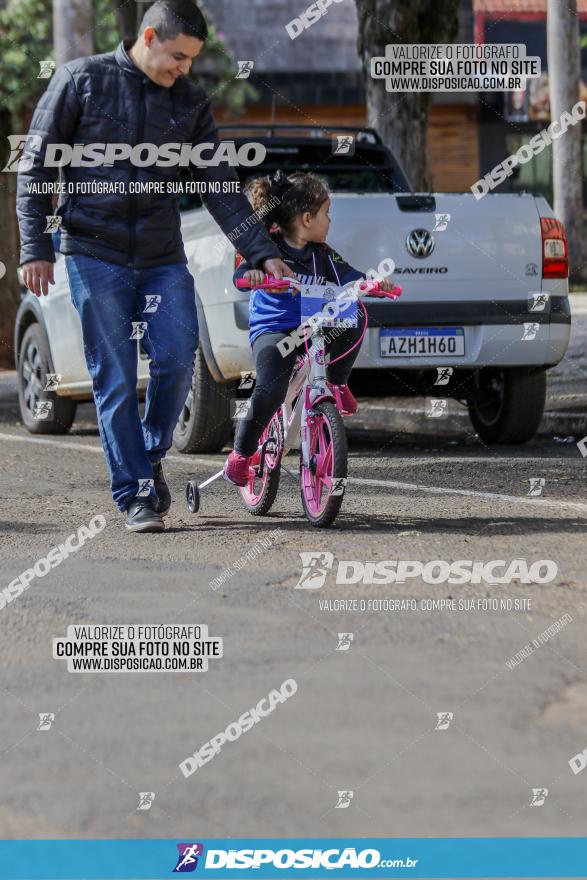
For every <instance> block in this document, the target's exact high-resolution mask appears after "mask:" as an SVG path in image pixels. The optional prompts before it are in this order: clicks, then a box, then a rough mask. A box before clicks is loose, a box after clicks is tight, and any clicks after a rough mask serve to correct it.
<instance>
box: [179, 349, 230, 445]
mask: <svg viewBox="0 0 587 880" xmlns="http://www.w3.org/2000/svg"><path fill="white" fill-rule="evenodd" d="M235 391H236V383H234V382H227V383H226V384H220V383H219V382H216V381H215V380H214V379H213V377H212V376H211V374H210V371H209V370H208V366H207V364H206V359H205V358H204V355H203V354H202V349H201V348H198V350H197V351H196V361H195V364H194V375H193V379H192V387H191V388H190V392H189V394H188V396H187V398H186V402H185V403H184V405H183V410H182V411H181V414H180V416H179V420H178V422H177V425H176V426H175V431H174V432H173V442H174V443H175V446H176V448H177V449H178V451H179V452H183V453H185V454H193V453H196V452H220V451H221V450H222V447H223V446H224V445H225V444H226V443H227V441H228V439H229V437H230V435H231V432H232V420H231V418H230V400H231V397H234V395H235Z"/></svg>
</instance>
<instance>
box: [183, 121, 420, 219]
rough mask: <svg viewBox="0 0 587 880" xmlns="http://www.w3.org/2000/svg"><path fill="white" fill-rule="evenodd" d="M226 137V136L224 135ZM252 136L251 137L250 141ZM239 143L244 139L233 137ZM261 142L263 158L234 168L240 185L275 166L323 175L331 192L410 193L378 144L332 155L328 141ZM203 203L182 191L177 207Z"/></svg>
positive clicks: (197, 205) (283, 140) (286, 171)
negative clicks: (259, 161) (250, 164)
mask: <svg viewBox="0 0 587 880" xmlns="http://www.w3.org/2000/svg"><path fill="white" fill-rule="evenodd" d="M224 139H225V140H229V138H224ZM253 139H254V138H250V140H253ZM234 142H235V144H236V145H237V147H238V146H240V145H241V144H242V143H244V141H243V140H242V139H241V138H234ZM258 142H259V143H264V145H265V147H266V150H267V155H266V157H265V161H264V162H262V163H261V165H257V166H256V167H255V168H243V167H240V166H239V167H237V168H235V171H236V173H237V175H238V177H239V179H240V182H241V185H242V187H243V188H244V187H245V185H246V184H247V183H248V182H249V181H250V180H252V179H253V178H255V177H260V176H261V175H264V174H273V173H274V172H275V171H277V169H278V168H281V169H283V171H285V173H286V174H292V173H293V172H294V171H305V172H306V173H310V174H316V175H317V176H318V177H321V178H323V179H324V180H325V181H326V183H327V185H328V188H329V190H330V191H331V192H333V193H336V192H343V193H344V192H346V193H382V192H387V193H398V192H404V193H405V192H409V191H410V187H409V184H408V182H407V180H406V178H405V177H404V174H403V173H402V171H401V168H400V167H399V165H397V163H396V162H395V161H394V159H393V157H392V155H391V153H389V152H388V151H387V150H385V149H384V148H383V147H382V146H381V145H380V144H377V145H368V146H367V145H361V146H356V149H355V152H354V154H353V155H334V154H333V152H332V146H331V143H330V142H329V141H327V142H325V141H324V140H321V141H320V142H312V140H311V139H306V140H305V141H304V142H301V141H300V140H298V141H297V142H296V141H293V140H292V142H290V143H287V142H285V139H280V142H279V144H276V143H275V139H273V140H265V139H264V138H258ZM201 204H202V202H201V199H200V197H199V196H198V195H196V194H185V195H182V197H181V199H180V210H182V211H186V210H191V209H193V208H199V207H200V206H201Z"/></svg>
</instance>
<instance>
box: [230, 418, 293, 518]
mask: <svg viewBox="0 0 587 880" xmlns="http://www.w3.org/2000/svg"><path fill="white" fill-rule="evenodd" d="M264 445H265V459H264V466H263V475H262V476H259V468H260V465H261V453H260V452H259V451H257V452H256V453H255V455H254V456H253V460H252V462H251V467H250V469H249V473H250V475H251V476H250V479H249V482H248V483H247V485H246V486H243V487H242V489H241V490H240V492H241V497H242V499H243V501H244V503H245V506H246V508H247V510H248V511H249V513H252V514H253V516H263V515H264V514H266V513H268V512H269V511H270V510H271V507H272V506H273V502H274V501H275V498H276V496H277V490H278V489H279V477H280V475H281V453H282V451H283V427H282V423H281V416H280V413H279V412H277V413H275V415H274V416H273V418H272V419H271V421H270V422H269V424H268V425H267V427H266V428H265V430H264V431H263V433H262V434H261V439H260V440H259V446H260V447H261V448H262V447H263V446H264Z"/></svg>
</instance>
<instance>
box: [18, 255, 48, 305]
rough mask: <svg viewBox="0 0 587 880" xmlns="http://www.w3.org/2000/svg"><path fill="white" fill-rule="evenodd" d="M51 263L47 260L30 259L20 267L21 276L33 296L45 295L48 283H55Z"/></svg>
mask: <svg viewBox="0 0 587 880" xmlns="http://www.w3.org/2000/svg"><path fill="white" fill-rule="evenodd" d="M53 265H54V264H53V263H51V262H49V260H31V262H30V263H25V264H24V266H23V267H22V278H23V281H24V283H25V287H27V288H28V289H29V290H30V292H31V293H34V294H35V296H41V295H43V296H47V294H48V293H49V285H50V284H55V278H54V277H53Z"/></svg>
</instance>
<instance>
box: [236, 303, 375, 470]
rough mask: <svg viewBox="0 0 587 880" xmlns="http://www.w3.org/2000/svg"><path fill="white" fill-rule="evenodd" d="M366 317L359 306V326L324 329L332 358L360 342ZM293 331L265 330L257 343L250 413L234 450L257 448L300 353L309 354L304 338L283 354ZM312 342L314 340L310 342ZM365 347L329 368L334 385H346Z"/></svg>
mask: <svg viewBox="0 0 587 880" xmlns="http://www.w3.org/2000/svg"><path fill="white" fill-rule="evenodd" d="M364 320H365V316H364V314H363V310H362V309H359V322H358V326H357V327H346V328H345V329H344V330H342V332H340V333H339V331H338V330H337V329H334V328H332V329H326V330H325V331H324V334H325V341H326V351H327V353H328V354H329V355H330V358H331V360H334V358H336V357H338V356H339V355H341V354H342V353H343V352H345V351H348V349H349V348H351V346H353V345H354V344H355V342H357V340H358V339H359V337H360V335H361V333H362V332H363V327H364ZM291 332H293V331H288V330H284V331H280V332H278V333H262V334H261V336H257V338H256V339H255V341H254V342H253V358H254V361H255V370H256V373H257V381H256V384H255V390H254V391H253V394H252V396H251V403H250V407H249V410H248V412H247V414H246V416H245V417H244V418H242V419H239V420H238V422H237V429H236V433H235V438H234V449H235V451H236V452H240V454H241V455H252V454H253V453H254V452H256V451H257V445H258V442H259V437H260V436H261V434H262V433H263V431H264V430H265V428H266V426H267V424H268V422H269V420H270V418H271V416H272V415H273V413H274V412H276V411H277V410H278V409H279V407H280V406H281V404H282V403H283V401H284V400H285V395H286V393H287V386H288V385H289V380H290V378H291V374H292V370H293V367H294V364H295V360H296V357H297V355H298V354H304V353H305V350H306V349H305V346H304V341H303V339H302V341H301V344H300V345H298V346H296V347H295V348H293V350H292V351H290V352H289V353H288V354H286V355H282V354H281V352H280V350H279V348H278V347H277V343H278V342H280V341H281V340H282V339H285V338H286V337H287V336H289V335H290V333H291ZM308 345H310V342H309V341H308ZM360 350H361V346H360V345H357V347H356V348H355V349H354V351H351V352H350V354H348V355H347V356H346V357H343V358H341V359H340V360H339V361H337V362H336V363H335V364H333V365H332V366H327V367H326V376H327V379H328V381H329V382H332V383H333V384H334V385H346V383H347V382H348V378H349V376H350V374H351V370H352V368H353V364H354V362H355V360H356V359H357V356H358V354H359V351H360Z"/></svg>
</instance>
